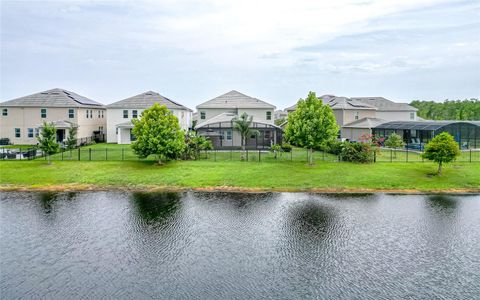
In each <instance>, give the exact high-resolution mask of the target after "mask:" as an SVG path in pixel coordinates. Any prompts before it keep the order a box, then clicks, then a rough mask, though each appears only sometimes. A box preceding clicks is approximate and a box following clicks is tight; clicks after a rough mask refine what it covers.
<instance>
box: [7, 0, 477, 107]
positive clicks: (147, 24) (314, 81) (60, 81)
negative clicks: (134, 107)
mask: <svg viewBox="0 0 480 300" xmlns="http://www.w3.org/2000/svg"><path fill="white" fill-rule="evenodd" d="M0 1H1V2H0V3H1V4H0V16H1V20H0V24H1V26H0V34H1V53H0V63H1V64H0V101H6V100H10V99H13V98H17V97H21V96H25V95H29V94H32V93H36V92H40V91H44V90H48V89H52V88H63V89H67V90H70V91H73V92H76V93H78V94H81V95H83V96H86V97H88V98H91V99H93V100H96V101H99V102H101V103H105V104H108V103H112V102H115V101H119V100H122V99H125V98H128V97H131V96H134V95H137V94H140V93H142V92H145V91H149V90H153V91H155V92H158V93H160V94H162V95H164V96H166V97H169V98H171V99H172V100H175V101H177V102H180V103H182V104H184V105H186V106H189V107H191V108H195V106H196V105H198V104H200V103H202V102H204V101H207V100H210V99H212V98H214V97H216V96H219V95H221V94H223V93H226V92H228V91H230V90H237V91H240V92H242V93H245V94H247V95H250V96H253V97H256V98H259V99H262V100H264V101H267V102H270V103H272V104H274V105H276V106H277V107H278V108H279V109H283V108H285V107H288V106H290V105H292V104H294V103H295V102H296V101H297V100H298V99H299V98H304V97H306V95H307V94H308V92H309V91H315V92H316V93H317V95H318V96H320V95H324V94H332V95H337V96H346V97H355V96H357V97H361V96H365V97H367V96H383V97H385V98H388V99H391V100H393V101H397V102H410V101H412V100H415V99H420V100H434V101H442V100H444V99H465V98H480V1H475V0H474V1H463V0H457V1H431V0H414V1H411V0H402V1H393V0H379V1H370V0H358V1H353V0H348V1H344V0H336V1H304V0H295V1H280V0H276V1H270V0H265V1H260V0H255V1H250V0H242V1H222V0H204V1H193V0H188V1H182V0H174V1H173V0H172V1H170V0H164V1H4V0H0Z"/></svg>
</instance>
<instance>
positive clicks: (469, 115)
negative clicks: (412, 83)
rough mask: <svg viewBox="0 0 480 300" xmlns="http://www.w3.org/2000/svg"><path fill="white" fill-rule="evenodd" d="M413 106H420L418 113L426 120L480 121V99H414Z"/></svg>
mask: <svg viewBox="0 0 480 300" xmlns="http://www.w3.org/2000/svg"><path fill="white" fill-rule="evenodd" d="M410 105H411V106H414V107H416V108H418V112H417V115H418V116H419V117H421V118H424V119H426V120H470V121H480V101H479V100H478V99H470V100H445V101H444V102H434V101H420V100H414V101H412V103H410Z"/></svg>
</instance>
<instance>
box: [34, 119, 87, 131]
mask: <svg viewBox="0 0 480 300" xmlns="http://www.w3.org/2000/svg"><path fill="white" fill-rule="evenodd" d="M51 123H52V124H53V126H55V128H60V129H62V128H76V127H78V125H77V124H76V123H73V122H70V121H66V120H58V121H53V122H51ZM37 127H39V128H43V124H38V125H37Z"/></svg>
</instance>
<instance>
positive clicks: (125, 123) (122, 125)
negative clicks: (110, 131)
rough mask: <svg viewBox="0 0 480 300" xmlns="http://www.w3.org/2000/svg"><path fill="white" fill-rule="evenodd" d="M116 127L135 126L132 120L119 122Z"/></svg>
mask: <svg viewBox="0 0 480 300" xmlns="http://www.w3.org/2000/svg"><path fill="white" fill-rule="evenodd" d="M115 127H119V128H133V123H132V121H127V122H123V123H119V124H117V125H115Z"/></svg>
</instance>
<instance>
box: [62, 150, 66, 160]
mask: <svg viewBox="0 0 480 300" xmlns="http://www.w3.org/2000/svg"><path fill="white" fill-rule="evenodd" d="M63 152H65V151H63V150H62V161H63Z"/></svg>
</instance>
